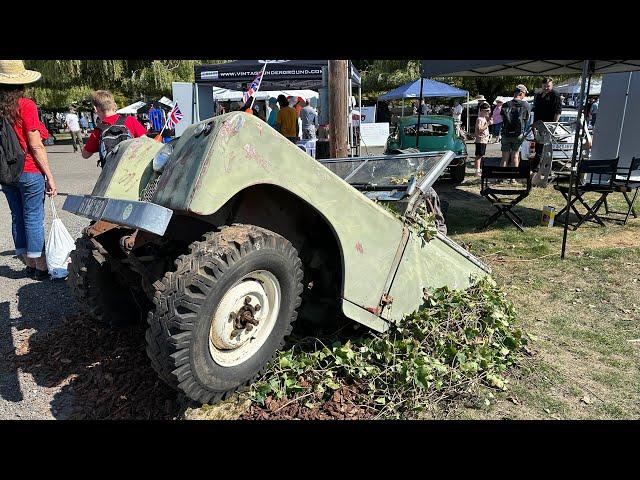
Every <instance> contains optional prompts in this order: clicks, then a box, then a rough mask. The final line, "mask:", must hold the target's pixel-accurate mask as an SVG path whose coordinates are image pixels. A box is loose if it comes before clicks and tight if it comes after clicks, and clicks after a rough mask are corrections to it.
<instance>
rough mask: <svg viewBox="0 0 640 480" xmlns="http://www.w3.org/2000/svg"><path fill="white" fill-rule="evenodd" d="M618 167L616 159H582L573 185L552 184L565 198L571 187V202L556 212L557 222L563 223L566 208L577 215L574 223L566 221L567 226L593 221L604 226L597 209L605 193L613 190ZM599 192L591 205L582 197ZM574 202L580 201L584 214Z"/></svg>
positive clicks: (574, 228) (605, 196)
mask: <svg viewBox="0 0 640 480" xmlns="http://www.w3.org/2000/svg"><path fill="white" fill-rule="evenodd" d="M617 168H618V159H617V158H614V159H611V160H583V161H581V162H580V163H579V164H578V171H577V180H576V183H575V184H574V185H569V184H566V185H565V184H556V185H554V186H553V188H555V189H556V190H558V191H559V192H560V193H561V194H562V196H563V197H564V198H565V200H568V199H569V189H571V195H572V198H571V203H570V204H569V205H565V207H564V208H563V209H562V210H560V211H559V212H558V214H557V215H556V219H557V221H558V222H559V223H564V214H565V212H566V211H567V209H568V208H570V209H571V210H573V212H574V213H575V214H576V216H577V217H578V222H577V223H575V224H572V223H568V227H569V228H570V229H572V230H577V229H578V227H580V225H582V224H583V223H584V222H594V223H597V224H599V225H601V226H603V227H604V226H605V224H604V222H603V221H602V219H601V218H600V217H599V216H598V210H599V209H600V206H601V205H602V204H603V203H604V201H605V200H606V198H607V195H609V194H610V193H612V192H613V191H614V188H613V182H614V181H615V177H616V171H617ZM589 192H593V193H599V194H600V196H599V197H598V199H597V200H596V201H595V203H594V204H593V205H589V204H588V203H587V200H586V199H585V198H584V195H585V194H586V193H589ZM576 202H580V203H581V204H582V206H583V207H584V208H585V209H586V210H587V212H586V214H584V215H583V214H582V213H580V212H579V211H578V209H577V208H576Z"/></svg>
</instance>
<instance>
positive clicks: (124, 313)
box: [67, 234, 141, 326]
mask: <svg viewBox="0 0 640 480" xmlns="http://www.w3.org/2000/svg"><path fill="white" fill-rule="evenodd" d="M68 271H69V276H68V278H67V283H68V285H69V287H70V289H71V292H72V294H73V296H74V297H75V299H76V301H77V303H78V306H79V307H80V308H81V309H82V310H84V311H85V312H86V313H87V314H89V316H90V317H92V318H93V319H94V320H96V321H97V322H99V323H101V324H104V325H109V326H121V325H126V324H130V323H135V322H139V321H140V315H141V312H140V308H139V306H138V304H137V303H136V302H135V299H134V298H133V294H132V292H131V290H130V289H129V288H128V287H127V286H126V285H124V284H123V282H122V281H121V279H120V278H119V277H118V276H117V275H116V274H114V272H113V271H112V270H111V266H110V264H109V262H108V261H105V259H104V257H103V255H102V254H100V252H99V251H98V248H97V247H96V246H95V245H94V244H93V242H91V238H90V237H89V236H88V235H86V234H83V235H82V236H81V237H80V238H78V239H77V240H76V248H75V250H73V251H72V252H71V263H70V265H69V269H68Z"/></svg>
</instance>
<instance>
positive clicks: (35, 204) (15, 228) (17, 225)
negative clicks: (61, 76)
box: [0, 60, 57, 280]
mask: <svg viewBox="0 0 640 480" xmlns="http://www.w3.org/2000/svg"><path fill="white" fill-rule="evenodd" d="M40 76H41V74H40V73H39V72H35V71H33V70H26V69H25V68H24V63H23V62H22V60H0V117H3V118H5V119H7V120H8V121H9V123H10V124H11V126H12V127H13V130H14V132H15V133H16V136H17V137H18V141H19V142H20V146H21V147H22V151H23V152H24V153H25V158H24V168H23V170H22V174H21V175H20V179H19V180H18V183H16V184H12V185H2V193H4V195H5V196H6V197H7V201H8V202H9V208H10V209H11V220H12V226H11V233H12V234H13V241H14V244H15V247H16V255H18V256H20V257H21V259H22V260H23V261H24V263H25V264H26V266H27V274H28V275H29V276H31V277H32V278H35V279H36V280H43V279H45V278H48V277H49V275H48V273H47V262H46V259H45V257H44V198H45V193H46V194H47V195H49V196H50V197H53V196H55V195H56V194H57V189H56V182H55V179H54V177H53V174H52V173H51V169H50V168H49V162H48V159H47V151H46V150H45V148H44V145H43V144H42V139H43V138H44V139H46V138H48V136H49V134H48V132H47V130H46V128H45V126H44V125H43V124H42V123H41V122H40V119H39V118H38V109H37V107H36V104H35V103H34V102H33V101H32V100H29V99H27V98H24V85H25V84H28V83H33V82H35V81H37V80H38V79H39V78H40Z"/></svg>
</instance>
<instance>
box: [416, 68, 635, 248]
mask: <svg viewBox="0 0 640 480" xmlns="http://www.w3.org/2000/svg"><path fill="white" fill-rule="evenodd" d="M635 70H640V60H422V61H421V74H422V76H423V77H437V76H450V77H458V76H463V77H468V76H472V77H475V76H509V75H516V76H519V75H541V76H547V75H571V74H574V73H579V74H580V78H581V84H580V91H579V95H580V96H579V101H578V110H582V109H585V110H586V107H585V105H584V100H585V99H584V97H585V95H584V92H585V91H587V92H588V91H589V90H590V85H591V76H592V75H593V74H596V73H597V74H604V73H619V72H632V71H635ZM627 101H628V98H627V96H625V108H624V110H623V116H622V122H623V123H624V112H625V111H626V102H627ZM587 116H588V115H587V112H586V111H584V115H583V117H582V118H585V119H586V118H587ZM585 130H586V125H585V124H584V123H583V122H581V123H579V125H578V128H576V133H575V139H574V146H573V154H572V156H571V175H570V177H569V185H573V182H574V181H575V180H576V179H575V178H574V167H575V163H576V157H577V154H578V149H577V145H578V142H579V139H580V137H581V136H582V135H584V132H585ZM620 135H622V130H621V131H620ZM618 143H619V142H618ZM571 192H572V189H569V195H568V198H567V207H566V215H565V218H564V222H563V223H564V233H563V238H562V253H561V254H560V256H561V258H564V254H565V248H566V244H567V227H568V220H569V218H568V217H569V205H570V204H571Z"/></svg>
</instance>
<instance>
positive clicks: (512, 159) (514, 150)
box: [500, 84, 529, 167]
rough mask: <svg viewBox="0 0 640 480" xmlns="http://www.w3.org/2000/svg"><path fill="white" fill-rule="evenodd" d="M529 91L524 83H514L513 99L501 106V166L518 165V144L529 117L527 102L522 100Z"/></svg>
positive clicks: (520, 142)
mask: <svg viewBox="0 0 640 480" xmlns="http://www.w3.org/2000/svg"><path fill="white" fill-rule="evenodd" d="M527 93H529V90H527V87H525V86H524V85H522V84H520V85H516V88H515V90H514V92H513V99H512V100H509V101H508V102H507V103H505V104H504V105H503V106H502V140H501V144H502V146H501V148H500V150H502V161H501V162H500V166H501V167H506V166H513V167H517V166H518V165H520V145H522V141H523V140H524V130H525V126H526V124H527V120H528V119H529V104H528V103H527V102H526V101H524V97H525V95H526V94H527Z"/></svg>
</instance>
